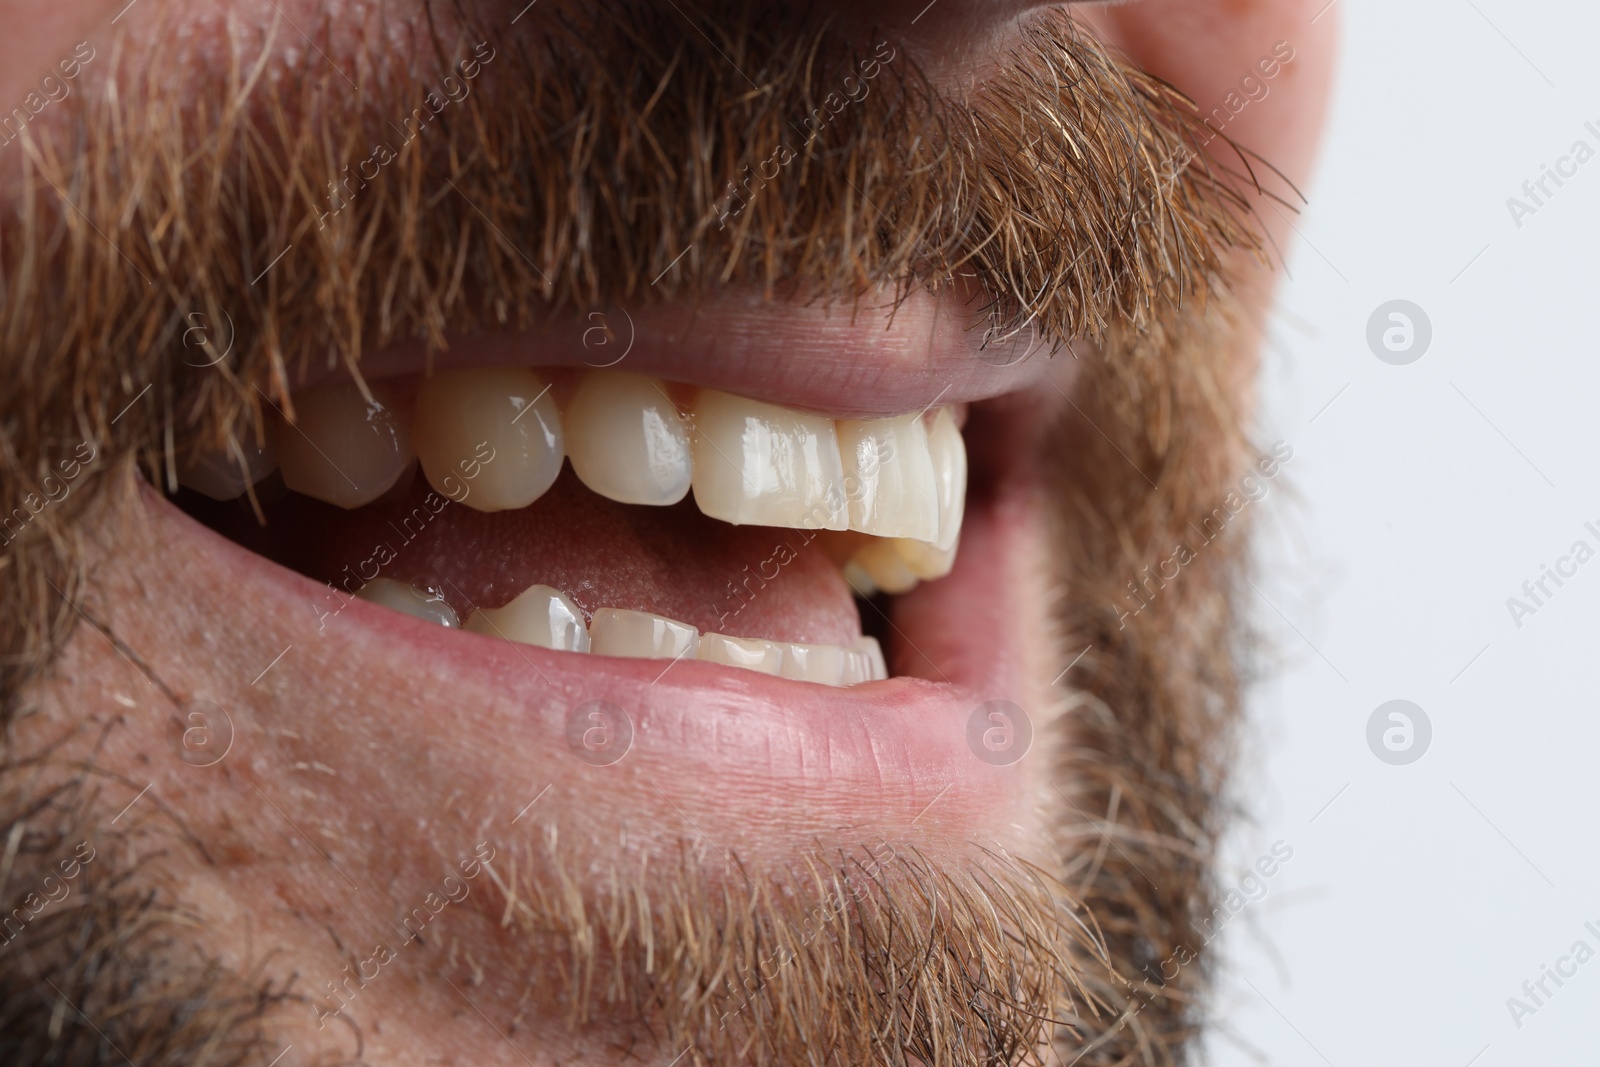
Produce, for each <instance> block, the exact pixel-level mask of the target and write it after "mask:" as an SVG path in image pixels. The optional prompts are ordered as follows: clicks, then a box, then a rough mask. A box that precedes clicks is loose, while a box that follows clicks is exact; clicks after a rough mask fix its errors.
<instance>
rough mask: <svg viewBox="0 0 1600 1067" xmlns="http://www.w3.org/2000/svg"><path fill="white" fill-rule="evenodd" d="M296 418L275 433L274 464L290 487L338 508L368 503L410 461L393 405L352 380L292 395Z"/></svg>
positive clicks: (408, 444)
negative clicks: (368, 396)
mask: <svg viewBox="0 0 1600 1067" xmlns="http://www.w3.org/2000/svg"><path fill="white" fill-rule="evenodd" d="M294 413H295V421H294V423H293V424H291V425H290V426H288V427H287V428H285V429H284V430H283V431H282V432H281V433H280V434H279V436H278V466H279V469H281V470H282V471H283V481H284V484H285V485H287V486H288V487H289V488H290V489H293V490H294V491H295V492H297V493H304V494H305V495H306V496H309V497H314V498H316V499H317V500H321V501H323V502H325V503H328V504H335V505H337V506H339V507H341V508H358V507H360V506H361V505H363V504H370V503H371V502H372V501H374V500H376V499H378V498H379V497H380V496H382V495H383V494H384V493H386V492H388V491H389V489H390V488H392V487H393V486H394V483H395V482H396V481H398V480H399V479H400V475H401V474H403V473H405V471H406V469H407V468H408V467H409V466H410V465H411V460H412V457H413V456H414V455H415V453H414V452H412V451H411V435H410V434H409V433H407V432H406V428H405V425H404V423H402V422H401V421H400V419H399V418H398V417H397V416H396V415H395V413H394V411H393V409H391V408H389V407H387V406H385V405H384V404H383V402H382V401H381V400H379V399H377V398H374V399H373V400H371V401H368V400H367V399H366V398H365V397H363V396H362V395H361V390H360V389H359V388H357V387H356V385H355V384H354V383H353V382H345V383H341V384H339V385H325V386H322V387H320V388H317V389H308V390H306V391H305V392H303V393H297V394H296V395H295V397H294Z"/></svg>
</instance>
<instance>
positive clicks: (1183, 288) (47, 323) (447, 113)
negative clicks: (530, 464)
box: [0, 4, 1260, 449]
mask: <svg viewBox="0 0 1600 1067" xmlns="http://www.w3.org/2000/svg"><path fill="white" fill-rule="evenodd" d="M428 15H429V17H428V25H427V29H426V30H418V31H417V33H418V34H422V35H423V37H422V39H420V40H419V41H418V42H417V44H416V47H415V49H414V51H415V53H416V55H404V56H399V55H395V54H392V53H385V52H380V51H376V50H373V51H368V52H365V53H361V54H358V55H357V56H356V57H355V58H354V60H353V61H346V60H345V59H344V57H343V56H342V55H341V59H340V61H339V63H338V64H334V61H332V60H329V59H328V58H327V55H326V53H324V52H323V51H322V50H321V49H320V48H314V49H299V50H298V52H299V58H291V57H290V56H289V55H287V54H286V52H285V49H284V48H283V47H282V46H283V44H284V41H283V38H285V37H287V36H288V34H289V31H288V30H286V29H284V28H283V27H282V26H281V25H280V24H279V23H278V22H276V21H275V22H274V23H273V24H272V25H269V26H267V27H265V28H263V29H259V30H255V31H252V30H249V29H245V28H241V27H238V26H233V27H232V28H231V30H230V32H231V33H232V34H233V35H234V36H233V39H232V40H231V41H230V42H229V43H230V45H231V54H233V55H236V56H242V57H246V58H245V59H244V60H241V61H237V62H235V63H233V64H232V65H229V66H226V67H205V66H202V67H199V68H198V69H195V68H194V67H193V61H188V62H187V63H185V62H183V61H182V60H183V58H184V57H180V56H176V55H164V54H162V51H161V50H160V47H159V46H158V49H157V52H156V54H154V55H147V56H145V57H142V58H141V65H148V69H149V70H159V69H161V68H162V67H163V66H164V65H165V66H171V67H175V68H180V69H184V70H186V71H187V73H186V74H185V75H184V76H183V77H181V78H178V79H176V80H175V81H173V82H171V83H170V84H168V83H160V82H157V81H156V80H155V79H154V78H152V77H150V76H149V75H148V73H146V72H144V71H143V70H142V69H141V70H136V69H130V67H129V66H128V60H127V56H128V54H129V50H127V49H123V48H120V47H114V48H111V49H107V51H108V52H111V53H112V55H111V56H110V57H109V58H108V59H106V60H103V61H102V62H103V63H104V64H105V65H106V66H108V67H109V68H110V69H109V70H108V71H105V72H104V73H105V74H106V76H107V78H108V80H109V81H110V82H111V83H114V84H116V85H118V91H117V92H115V93H110V92H104V91H102V92H94V93H91V92H81V93H79V94H76V95H74V96H73V97H71V98H70V99H69V100H68V101H66V102H64V104H63V105H61V106H60V107H58V108H57V109H56V111H57V115H56V116H52V118H60V119H61V121H57V122H54V124H46V125H44V126H43V127H41V128H40V133H39V136H38V137H37V138H35V136H34V128H33V127H28V128H25V129H24V131H23V134H24V137H23V142H24V143H23V145H22V148H21V156H22V159H21V164H20V169H21V171H22V175H21V178H20V181H19V186H18V187H19V188H20V190H21V191H22V192H21V195H20V197H19V198H18V199H17V200H15V201H14V202H13V203H14V206H13V207H12V209H11V211H10V214H9V217H8V218H5V219H4V222H6V223H9V225H7V226H6V229H7V230H8V231H9V232H8V235H7V237H8V239H7V240H6V241H5V243H4V247H3V248H0V267H3V268H4V290H3V292H4V303H3V305H0V308H3V310H0V338H3V347H4V349H5V350H6V351H7V352H8V353H9V356H8V357H7V362H8V363H11V364H12V365H13V366H14V367H17V368H18V369H21V370H26V371H34V372H36V373H35V374H33V375H32V376H31V377H30V380H29V384H30V385H32V386H37V388H36V389H34V390H31V392H32V395H33V396H35V397H37V398H38V399H41V400H44V401H45V402H46V404H47V405H49V404H52V403H54V402H57V401H59V402H61V403H62V405H63V406H64V407H75V408H76V410H77V411H79V412H83V413H87V415H88V416H89V421H90V422H91V423H94V425H91V426H89V427H87V428H86V429H87V430H88V431H90V433H91V434H93V435H94V436H96V437H98V436H99V431H107V432H109V431H110V429H111V427H110V424H109V419H105V421H103V422H102V419H103V418H104V416H105V415H106V414H114V413H115V412H116V411H117V407H113V406H111V405H110V404H108V403H106V402H105V401H107V400H108V399H115V396H114V395H113V396H112V397H109V398H108V397H105V396H101V395H96V393H95V392H93V390H98V391H101V392H103V391H104V390H103V389H102V388H101V387H102V384H103V383H104V382H106V381H108V380H109V379H110V375H108V373H107V372H108V371H114V373H115V376H116V377H119V378H121V379H123V380H124V381H128V382H138V383H140V385H141V386H142V385H143V384H145V383H155V385H156V387H157V389H158V390H160V392H159V394H158V399H160V400H161V401H162V402H161V403H157V404H152V405H148V410H144V409H143V408H141V410H140V411H139V412H134V413H131V415H132V419H133V422H132V425H130V426H125V427H123V428H122V432H123V433H126V434H131V435H138V434H140V433H143V434H144V435H145V440H144V442H143V443H145V444H150V443H152V442H154V443H161V444H165V445H166V447H168V448H169V449H170V447H171V440H170V438H172V437H173V436H177V437H180V438H181V437H183V436H185V435H186V433H187V432H188V431H189V430H190V429H191V428H193V427H194V426H195V424H197V423H199V422H202V421H205V419H206V417H207V416H208V415H215V414H217V413H226V412H228V410H229V405H230V400H231V401H232V402H234V403H237V402H243V401H249V400H250V399H251V397H252V394H253V392H254V389H255V387H256V386H262V387H264V388H267V389H268V391H269V392H276V393H281V392H282V391H283V389H284V385H285V383H286V382H287V381H288V380H290V378H291V373H292V372H293V371H295V370H303V369H304V368H306V367H307V366H311V365H315V364H317V363H318V362H321V363H323V364H327V363H334V362H343V363H345V364H347V365H350V366H353V365H354V364H355V363H356V361H358V360H359V358H360V356H361V354H362V353H363V352H364V351H370V350H372V349H374V348H380V347H384V346H386V345H389V344H392V343H397V342H402V341H416V340H422V341H424V342H426V343H427V344H429V345H432V346H435V347H438V346H442V345H444V344H445V343H446V339H447V338H449V337H451V336H459V335H462V334H470V333H473V332H478V331H482V330H496V329H504V328H509V327H518V326H527V325H530V324H531V323H533V322H534V321H536V320H539V319H541V318H548V317H551V316H557V315H561V314H563V313H569V314H572V313H576V314H582V313H583V312H585V311H589V310H593V309H594V308H596V307H602V306H607V305H614V304H617V303H624V302H626V303H628V304H630V305H632V306H637V305H639V304H650V303H656V302H662V301H682V300H700V299H703V298H705V297H707V296H709V295H710V294H711V293H713V292H714V291H715V290H717V289H719V288H722V287H725V286H728V285H730V284H736V283H738V284H749V285H757V286H760V287H762V288H763V289H764V290H765V291H766V292H767V293H768V294H769V295H779V294H781V295H784V296H788V297H791V298H793V297H803V298H806V299H819V298H820V299H859V298H861V297H862V296H863V295H865V294H869V293H876V292H881V291H886V290H887V291H892V292H896V293H900V294H903V293H905V292H907V291H909V290H910V289H912V288H916V287H927V288H938V287H941V286H949V285H954V284H957V283H958V282H960V283H963V284H967V285H969V286H976V288H977V289H978V290H979V291H981V292H982V293H983V294H985V296H986V298H987V301H986V306H985V307H984V309H983V314H984V315H986V317H987V319H988V327H989V329H988V333H987V334H986V335H985V336H986V337H987V338H988V339H990V340H1001V339H1006V338H1010V337H1012V336H1014V335H1015V334H1016V333H1018V332H1020V331H1023V330H1036V331H1037V332H1038V333H1039V334H1041V335H1042V336H1043V337H1045V338H1046V339H1048V340H1049V341H1051V342H1053V343H1056V344H1059V343H1062V342H1064V341H1067V340H1070V339H1075V338H1079V337H1085V338H1089V339H1092V340H1099V339H1101V338H1103V337H1104V335H1105V332H1106V330H1107V328H1108V327H1109V326H1111V325H1112V324H1115V323H1119V322H1133V323H1140V322H1144V321H1148V320H1150V319H1151V318H1152V317H1154V316H1155V315H1157V314H1159V313H1160V312H1161V309H1162V308H1165V307H1171V306H1176V305H1178V304H1181V303H1182V302H1183V301H1184V300H1187V299H1190V298H1192V297H1197V296H1200V295H1202V294H1204V293H1205V292H1206V291H1208V290H1209V289H1211V288H1212V287H1213V286H1214V285H1215V284H1216V282H1217V280H1218V278H1219V277H1220V273H1221V269H1222V254H1223V252H1224V251H1226V250H1227V249H1230V248H1235V247H1249V248H1259V247H1260V241H1259V238H1258V236H1257V235H1256V232H1255V230H1254V228H1253V226H1251V225H1250V217H1249V210H1248V208H1247V206H1246V204H1247V202H1246V200H1245V198H1244V193H1243V191H1242V190H1243V189H1244V188H1245V187H1246V186H1245V182H1244V180H1243V179H1241V178H1240V177H1239V176H1238V175H1235V174H1233V173H1231V172H1224V171H1222V170H1220V169H1219V168H1218V167H1217V166H1215V165H1214V164H1213V163H1211V162H1210V157H1209V156H1207V155H1206V154H1205V152H1204V147H1205V145H1206V143H1207V142H1210V141H1212V140H1213V139H1214V137H1215V135H1214V134H1213V133H1212V132H1211V131H1210V130H1209V128H1207V127H1206V126H1205V125H1204V123H1203V121H1202V120H1201V117H1200V116H1199V114H1198V112H1197V111H1196V109H1195V108H1194V107H1193V105H1192V104H1191V103H1190V102H1189V101H1187V100H1186V99H1185V98H1183V97H1182V96H1181V95H1180V94H1178V93H1177V92H1176V91H1174V90H1173V89H1171V88H1170V87H1168V86H1167V85H1165V84H1164V83H1162V82H1160V81H1159V80H1157V79H1155V78H1152V77H1150V76H1148V75H1145V74H1142V73H1140V72H1139V71H1137V70H1136V69H1134V68H1132V67H1131V66H1129V65H1128V64H1127V63H1125V62H1124V61H1123V60H1121V59H1120V58H1119V57H1118V56H1116V55H1114V54H1113V53H1112V52H1110V51H1109V50H1107V49H1106V48H1105V47H1104V46H1102V45H1101V44H1099V43H1098V42H1097V41H1095V40H1094V39H1093V38H1092V37H1090V36H1089V35H1088V34H1087V33H1086V32H1085V31H1083V30H1082V29H1081V28H1080V27H1079V26H1078V25H1077V24H1076V23H1075V22H1074V21H1073V20H1072V19H1071V18H1070V17H1068V16H1066V15H1065V14H1062V13H1059V12H1053V13H1045V14H1041V15H1038V16H1035V17H1033V18H1031V19H1030V20H1029V21H1028V22H1027V23H1026V25H1025V26H1024V27H1023V28H1022V30H1021V31H1020V35H1019V38H1018V41H1017V44H1016V47H1015V48H1014V49H1013V50H1012V52H1011V53H1010V55H1009V56H1008V57H1006V58H1005V60H1004V61H1003V62H1002V63H1001V65H1000V66H999V68H998V69H997V70H995V71H993V72H991V73H990V74H989V75H988V76H987V77H985V78H984V80H983V82H982V84H981V85H980V86H978V87H977V88H976V89H973V90H971V91H969V92H965V93H962V94H960V95H957V94H952V93H946V92H943V91H941V90H939V89H937V88H935V87H934V86H933V85H932V84H931V83H930V81H929V80H928V79H927V78H926V77H925V76H924V75H923V74H922V72H921V71H920V70H919V69H918V68H917V66H916V64H915V63H914V61H913V60H912V58H911V56H910V55H909V54H908V53H907V52H906V50H905V49H903V48H902V47H901V46H900V45H898V44H896V43H895V42H893V41H892V40H889V39H888V38H887V37H884V38H881V39H877V40H869V41H868V42H867V43H865V44H855V43H851V42H847V41H845V40H842V39H840V38H838V37H837V36H834V35H830V33H829V32H827V31H826V30H825V29H824V30H816V29H806V28H804V26H803V25H802V24H799V23H796V22H794V21H793V18H794V17H793V16H785V15H782V14H769V15H760V14H751V13H750V12H749V11H748V10H743V11H737V10H720V9H716V8H713V9H711V10H709V11H699V10H694V9H690V16H691V18H692V19H693V20H694V21H695V23H696V24H697V25H708V26H710V27H712V28H711V30H710V35H709V36H708V35H706V34H703V33H699V32H690V30H689V28H688V27H686V26H685V25H684V23H683V21H682V19H681V18H680V17H679V16H678V15H677V14H676V13H674V12H671V11H668V12H667V13H665V14H663V13H662V11H661V10H658V9H655V8H654V7H650V6H646V7H635V6H629V5H621V4H603V5H600V6H598V7H594V8H591V9H589V10H586V11H583V12H574V11H570V10H563V11H561V12H559V13H554V14H553V15H552V17H550V18H547V19H545V20H544V21H543V22H541V23H540V24H539V27H538V28H539V30H540V31H541V32H540V33H539V34H538V35H534V36H530V35H529V34H526V33H522V34H517V35H515V36H510V35H508V34H506V33H505V32H504V27H500V26H497V25H496V26H490V25H487V24H485V23H482V22H481V20H480V22H472V21H470V16H469V15H468V14H466V13H465V12H464V10H462V9H457V10H456V11H455V12H453V13H449V12H440V13H438V17H437V18H435V12H434V10H433V9H432V8H429V9H428ZM447 15H449V16H450V18H449V20H448V21H449V25H450V26H452V27H453V28H450V29H447V28H444V26H445V24H446V16H447ZM522 28H523V29H526V28H527V27H526V26H524V27H522ZM157 36H158V39H161V38H175V37H176V36H177V35H176V34H167V33H161V34H159V35H157ZM329 47H332V45H330V46H329ZM224 51H225V52H226V51H228V50H226V49H225V50H224ZM401 51H404V50H403V49H402V50H401ZM252 56H253V57H254V58H248V57H252ZM419 67H420V68H421V69H420V71H419V69H418V68H419ZM1242 158H1243V157H1242V156H1241V159H1242ZM68 309H70V311H71V313H70V314H66V313H64V312H66V311H67V310H68ZM197 323H206V324H209V328H210V329H211V330H213V331H214V333H215V334H216V335H218V336H220V335H221V334H222V333H223V332H224V327H223V324H224V323H226V324H227V327H228V329H227V331H226V332H227V333H228V334H229V340H230V341H231V342H232V343H231V345H230V347H229V349H228V353H227V355H226V357H225V358H222V359H220V360H218V361H217V362H216V365H217V367H218V368H219V369H220V370H222V371H223V373H221V374H206V375H198V374H195V373H193V371H194V369H195V365H196V364H200V363H204V364H207V365H210V364H211V363H212V359H211V357H210V356H209V355H208V356H206V357H204V358H202V357H201V356H198V355H197V354H196V353H195V351H194V350H193V348H192V342H193V339H194V336H195V328H196V324H197ZM207 351H208V352H209V351H210V350H209V349H208V350H207ZM25 352H34V353H50V354H51V357H52V358H51V360H50V363H51V366H50V367H48V368H46V367H36V366H29V365H27V364H26V363H24V362H22V361H21V360H20V357H21V356H22V354H23V353H25ZM108 362H114V363H115V364H116V366H115V367H114V368H111V367H107V366H106V365H105V364H106V363H108ZM186 365H187V366H186ZM116 392H120V390H117V391H116ZM119 406H120V405H119ZM101 408H108V409H109V411H107V412H101V410H100V409H101ZM236 418H237V415H236V414H235V415H233V416H226V415H225V417H223V418H222V419H221V420H220V421H221V422H222V423H224V424H230V423H232V422H233V421H235V419H236ZM212 421H217V420H215V419H213V420H212ZM174 424H175V425H174ZM162 434H164V435H166V436H167V437H168V438H169V440H168V441H166V442H157V441H155V438H156V437H157V436H159V435H162ZM77 436H78V437H79V438H80V439H81V438H82V437H83V436H85V434H82V433H79V434H78V435H77ZM208 436H211V437H213V438H215V439H220V438H221V436H222V434H220V433H214V434H211V435H208Z"/></svg>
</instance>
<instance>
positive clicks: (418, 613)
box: [356, 578, 461, 630]
mask: <svg viewBox="0 0 1600 1067" xmlns="http://www.w3.org/2000/svg"><path fill="white" fill-rule="evenodd" d="M356 596H358V597H360V598H361V599H362V600H369V601H371V602H372V603H374V604H377V605H379V606H381V607H385V608H390V609H392V610H394V611H399V612H404V613H405V614H407V615H411V616H414V617H415V618H418V619H421V620H423V621H424V622H433V623H438V624H439V625H440V626H443V627H445V628H447V629H451V630H454V629H456V628H457V627H459V626H460V625H461V623H460V621H459V620H458V619H457V618H456V612H455V609H454V608H452V607H451V606H450V605H449V604H446V603H445V602H444V598H442V597H440V596H439V595H438V594H436V593H430V592H428V591H427V590H425V589H418V588H416V587H415V586H411V585H407V584H406V583H405V582H397V581H395V580H394V579H393V578H374V579H373V580H372V581H370V582H368V583H367V584H366V585H364V586H362V587H361V588H360V589H358V590H356Z"/></svg>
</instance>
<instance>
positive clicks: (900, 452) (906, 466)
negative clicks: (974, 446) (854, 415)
mask: <svg viewBox="0 0 1600 1067" xmlns="http://www.w3.org/2000/svg"><path fill="white" fill-rule="evenodd" d="M837 426H838V434H839V453H840V455H841V457H842V458H843V461H844V474H845V485H846V486H847V487H852V488H851V490H850V529H852V530H859V531H860V532H861V533H868V534H873V535H875V536H877V537H907V538H912V539H914V540H918V541H933V540H934V539H936V538H937V537H938V536H939V499H938V479H937V477H936V474H935V471H934V460H933V454H932V451H931V450H930V447H929V442H928V430H927V426H926V424H924V423H923V421H922V416H921V414H911V415H902V416H900V417H898V418H893V419H864V420H858V419H841V420H839V422H838V423H837Z"/></svg>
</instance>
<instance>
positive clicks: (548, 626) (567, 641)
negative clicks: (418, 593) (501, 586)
mask: <svg viewBox="0 0 1600 1067" xmlns="http://www.w3.org/2000/svg"><path fill="white" fill-rule="evenodd" d="M466 629H468V630H471V631H472V632H473V633H475V634H483V635H484V636H485V637H498V638H501V639H502V640H505V641H517V642H519V643H521V644H524V645H538V646H539V647H540V648H553V649H556V650H557V651H561V652H587V651H589V631H588V630H586V629H584V626H583V614H582V613H581V612H580V611H579V610H578V605H576V604H574V603H573V602H572V600H571V598H569V597H568V596H567V594H565V593H563V592H562V591H561V590H559V589H553V588H551V587H550V586H548V585H534V586H529V587H528V588H527V589H525V590H523V591H522V593H521V594H520V595H518V596H517V598H516V599H515V600H513V601H511V603H509V604H507V605H506V606H505V607H503V608H479V609H478V610H477V611H474V612H473V613H472V614H471V615H469V616H467V625H466Z"/></svg>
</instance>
